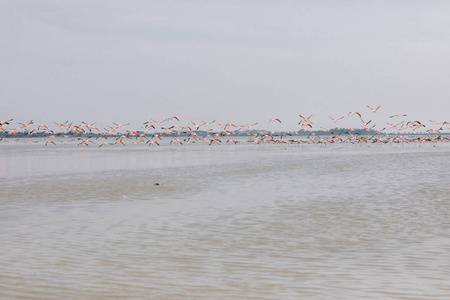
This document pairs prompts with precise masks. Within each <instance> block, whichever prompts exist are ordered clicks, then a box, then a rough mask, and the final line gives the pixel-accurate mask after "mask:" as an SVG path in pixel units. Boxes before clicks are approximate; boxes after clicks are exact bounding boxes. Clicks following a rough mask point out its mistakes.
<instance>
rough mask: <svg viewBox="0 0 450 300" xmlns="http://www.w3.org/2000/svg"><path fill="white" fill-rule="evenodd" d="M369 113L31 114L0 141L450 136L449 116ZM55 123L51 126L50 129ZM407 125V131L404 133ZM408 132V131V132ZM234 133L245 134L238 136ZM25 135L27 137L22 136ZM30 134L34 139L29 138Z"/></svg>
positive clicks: (6, 127)
mask: <svg viewBox="0 0 450 300" xmlns="http://www.w3.org/2000/svg"><path fill="white" fill-rule="evenodd" d="M380 107H381V105H379V106H377V107H376V108H374V107H371V106H369V105H367V108H368V109H369V114H370V115H371V114H375V113H378V111H379V109H380ZM370 115H364V117H363V114H362V113H360V112H358V111H350V112H349V113H348V114H347V115H344V116H337V117H336V116H335V117H332V116H330V115H329V118H330V119H331V120H332V121H333V123H334V124H337V123H338V122H340V121H341V120H343V119H346V118H359V120H360V127H359V128H352V129H344V128H338V127H334V128H324V127H320V129H316V128H317V127H315V125H314V122H313V116H312V115H310V116H306V115H302V114H299V115H298V122H297V124H296V125H297V128H295V129H294V130H290V131H283V132H276V131H269V130H265V129H263V130H261V129H256V126H257V125H258V123H249V124H240V125H237V124H235V123H232V122H227V123H219V122H216V121H215V120H214V121H209V122H207V121H203V120H202V121H200V122H194V121H192V120H189V122H187V123H185V124H184V125H182V124H181V121H180V118H178V117H177V116H172V117H168V118H166V119H164V120H162V121H157V120H154V119H151V120H149V121H145V122H143V123H141V124H140V125H139V129H136V128H130V126H131V125H130V124H131V123H124V124H119V123H115V122H114V123H112V124H111V125H107V126H105V127H104V128H102V129H100V128H99V127H98V126H96V123H95V122H94V123H88V122H81V123H79V124H75V123H74V122H69V121H65V122H62V123H58V122H53V124H37V123H35V122H34V120H30V121H29V122H13V121H14V119H9V120H6V121H0V143H8V144H13V143H16V142H19V143H20V142H21V141H23V143H26V144H28V145H33V144H38V143H41V144H44V145H45V146H47V147H53V146H56V145H58V144H60V145H66V144H76V145H77V146H80V147H86V146H97V147H105V146H108V147H110V146H126V145H130V144H145V145H148V146H159V145H161V141H162V140H163V138H165V139H166V140H167V139H170V140H169V144H171V145H189V144H193V143H206V144H208V145H224V144H238V143H253V144H267V143H271V144H319V145H322V146H323V145H327V144H336V143H350V144H361V145H372V144H376V145H383V144H392V143H398V144H405V143H417V144H423V143H427V142H434V143H437V142H449V141H450V135H449V134H448V132H447V131H446V130H448V129H450V122H449V121H435V120H429V122H430V123H431V124H432V126H433V127H430V126H429V127H427V126H426V125H425V124H424V123H423V122H421V121H419V120H408V119H407V115H406V114H393V115H390V116H389V122H384V123H383V125H382V127H383V128H381V129H378V128H379V127H381V126H377V125H376V124H374V123H375V122H374V121H373V119H372V118H371V117H370ZM281 123H282V120H281V119H280V118H277V117H275V118H272V119H270V120H269V121H268V122H267V123H266V124H267V127H270V126H274V124H281ZM51 128H54V129H51ZM406 131H408V132H409V133H404V132H406ZM411 132H412V133H411ZM236 136H244V137H247V139H245V138H240V139H236V138H235V137H236ZM22 137H26V139H22ZM30 139H32V140H30Z"/></svg>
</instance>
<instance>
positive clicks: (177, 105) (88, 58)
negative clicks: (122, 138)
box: [0, 0, 450, 129]
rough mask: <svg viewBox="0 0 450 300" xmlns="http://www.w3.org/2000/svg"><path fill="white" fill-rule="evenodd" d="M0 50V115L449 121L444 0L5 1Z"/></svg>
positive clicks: (449, 8) (0, 11)
mask: <svg viewBox="0 0 450 300" xmlns="http://www.w3.org/2000/svg"><path fill="white" fill-rule="evenodd" d="M0 44H1V47H0V60H1V68H0V120H6V119H10V118H14V121H17V122H25V121H29V120H30V119H34V120H36V121H38V122H41V123H42V122H51V121H56V122H64V121H66V120H71V121H86V122H97V123H102V124H105V123H110V122H132V123H135V124H139V123H142V122H144V121H147V120H150V119H156V120H158V119H159V120H161V119H164V118H167V117H171V116H173V115H176V116H178V117H179V118H180V119H181V121H182V122H184V123H188V122H189V121H190V120H193V121H200V120H206V121H211V120H217V121H218V122H229V121H230V122H235V123H239V124H247V123H254V122H260V124H261V126H260V127H267V126H266V125H269V124H267V122H268V120H270V119H272V118H279V119H281V120H282V124H275V123H271V124H270V127H272V128H273V129H295V128H297V127H298V126H297V122H298V121H299V116H298V115H299V114H302V115H305V116H309V115H313V121H315V124H318V126H323V127H327V126H333V125H334V124H333V122H332V121H331V119H330V118H329V117H328V115H331V116H333V117H340V116H344V115H345V116H347V115H348V112H349V111H359V112H361V114H362V115H363V117H364V118H368V119H369V118H372V116H375V115H373V114H371V112H370V110H369V109H368V108H367V107H366V105H370V106H372V107H377V106H378V105H382V106H381V108H380V110H379V113H377V118H378V119H379V122H383V121H389V118H387V116H389V115H392V114H397V113H405V114H408V118H409V119H410V120H421V121H428V120H429V119H432V120H449V119H450V1H425V0H424V1H413V0H411V1H392V0H389V1H317V0H311V1H263V0H258V1H256V0H255V1H243V0H238V1H146V0H142V1H140V0H127V1H125V0H123V1H114V0H95V1H92V0H66V1H63V0H42V1H39V0H28V1H27V0H25V1H21V0H12V1H5V0H0ZM347 122H350V118H349V120H347ZM355 122H356V121H355ZM347 124H349V123H347ZM381 126H382V125H380V127H381ZM297 129H298V128H297ZM316 129H319V128H316Z"/></svg>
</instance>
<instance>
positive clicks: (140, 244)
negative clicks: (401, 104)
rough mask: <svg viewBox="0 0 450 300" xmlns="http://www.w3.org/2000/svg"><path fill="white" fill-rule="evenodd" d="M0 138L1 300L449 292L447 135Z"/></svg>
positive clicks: (437, 295)
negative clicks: (103, 141) (176, 141)
mask: <svg viewBox="0 0 450 300" xmlns="http://www.w3.org/2000/svg"><path fill="white" fill-rule="evenodd" d="M0 151H1V153H2V155H1V157H0V298H21V297H26V298H30V299H32V298H36V299H43V298H45V299H63V298H78V299H79V298H82V299H85V298H88V299H89V298H95V299H99V298H104V299H110V298H136V299H141V298H147V299H350V298H352V299H355V298H359V299H386V298H389V299H449V298H450V284H449V282H450V184H449V178H450V176H449V175H450V146H448V145H446V144H439V145H436V144H433V145H431V144H423V145H421V146H420V147H419V146H418V145H383V146H381V147H367V146H359V145H342V144H341V145H328V146H326V147H321V146H318V145H290V146H285V145H252V144H237V145H221V146H216V145H212V146H208V145H197V144H194V145H189V146H186V145H168V144H165V145H162V146H160V147H154V146H152V147H148V146H144V145H127V146H121V147H117V146H114V147H109V148H108V147H102V148H99V147H85V148H82V147H77V146H76V145H57V146H54V145H49V146H47V147H46V146H44V145H43V144H32V145H27V144H25V143H15V144H6V143H4V142H2V143H1V144H0ZM156 183H158V185H156Z"/></svg>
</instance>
